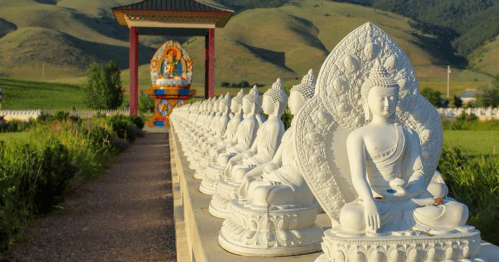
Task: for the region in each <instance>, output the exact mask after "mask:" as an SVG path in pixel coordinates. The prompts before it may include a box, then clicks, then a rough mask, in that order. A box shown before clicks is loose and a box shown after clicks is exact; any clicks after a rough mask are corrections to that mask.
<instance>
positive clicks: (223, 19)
mask: <svg viewBox="0 0 499 262" xmlns="http://www.w3.org/2000/svg"><path fill="white" fill-rule="evenodd" d="M113 14H114V17H115V18H116V20H117V21H118V24H119V25H122V26H129V25H128V23H127V17H139V16H140V17H143V16H147V17H148V18H149V20H150V21H161V20H164V19H165V18H168V20H169V21H170V22H175V21H176V20H178V21H179V22H185V20H186V17H188V20H190V21H192V22H197V21H199V22H201V23H204V21H206V20H207V19H210V20H214V22H215V26H216V27H218V28H223V27H225V25H226V24H227V22H229V19H230V18H231V17H232V15H233V14H234V13H233V12H201V11H156V10H130V9H119V8H113Z"/></svg>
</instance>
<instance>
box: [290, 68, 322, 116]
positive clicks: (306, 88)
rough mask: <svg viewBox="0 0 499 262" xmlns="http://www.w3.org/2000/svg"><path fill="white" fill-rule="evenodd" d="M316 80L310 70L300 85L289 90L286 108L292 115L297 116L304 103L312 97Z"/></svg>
mask: <svg viewBox="0 0 499 262" xmlns="http://www.w3.org/2000/svg"><path fill="white" fill-rule="evenodd" d="M316 80H317V79H316V78H315V75H314V71H313V70H312V69H310V70H309V71H308V73H307V74H306V75H305V76H304V77H303V78H302V80H301V83H300V84H298V85H295V86H293V88H291V91H290V94H289V99H288V107H289V110H290V111H291V114H292V115H296V114H298V112H299V111H300V109H301V108H302V107H303V105H305V102H307V101H308V100H310V99H311V98H312V97H313V96H314V93H315V83H316Z"/></svg>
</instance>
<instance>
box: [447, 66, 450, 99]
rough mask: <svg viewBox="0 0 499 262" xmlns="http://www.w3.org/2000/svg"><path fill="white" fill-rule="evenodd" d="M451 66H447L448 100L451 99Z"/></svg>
mask: <svg viewBox="0 0 499 262" xmlns="http://www.w3.org/2000/svg"><path fill="white" fill-rule="evenodd" d="M449 83H450V65H447V99H449V90H450V87H449Z"/></svg>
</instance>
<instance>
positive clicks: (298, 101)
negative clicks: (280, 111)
mask: <svg viewBox="0 0 499 262" xmlns="http://www.w3.org/2000/svg"><path fill="white" fill-rule="evenodd" d="M304 104H305V99H304V98H303V96H302V94H301V93H300V92H298V91H293V92H291V94H290V95H289V99H288V107H289V111H291V114H292V115H294V116H295V115H296V114H298V112H299V111H300V109H301V108H302V107H303V105H304Z"/></svg>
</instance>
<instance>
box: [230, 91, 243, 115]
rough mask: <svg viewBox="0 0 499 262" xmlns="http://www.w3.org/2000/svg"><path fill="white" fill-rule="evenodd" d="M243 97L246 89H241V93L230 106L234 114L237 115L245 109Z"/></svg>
mask: <svg viewBox="0 0 499 262" xmlns="http://www.w3.org/2000/svg"><path fill="white" fill-rule="evenodd" d="M243 97H244V89H241V90H240V91H239V93H237V95H236V96H235V97H234V98H233V99H232V102H231V104H230V110H231V111H232V113H234V114H237V113H240V112H241V109H242V107H243Z"/></svg>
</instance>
